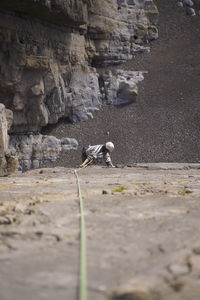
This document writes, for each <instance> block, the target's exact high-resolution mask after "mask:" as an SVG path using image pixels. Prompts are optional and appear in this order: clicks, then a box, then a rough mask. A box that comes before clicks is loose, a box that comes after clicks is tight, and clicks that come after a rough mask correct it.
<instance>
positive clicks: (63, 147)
mask: <svg viewBox="0 0 200 300" xmlns="http://www.w3.org/2000/svg"><path fill="white" fill-rule="evenodd" d="M77 147H78V142H77V141H76V140H75V139H70V138H63V139H60V140H59V139H57V138H56V137H54V136H46V135H41V134H37V135H17V136H15V135H11V137H10V153H11V154H12V155H15V156H17V157H18V158H19V163H20V169H21V170H22V171H26V170H29V169H36V168H38V167H40V165H41V163H43V162H46V161H50V162H52V161H55V160H56V158H57V157H58V156H59V154H60V152H61V151H63V152H64V151H68V150H76V149H77Z"/></svg>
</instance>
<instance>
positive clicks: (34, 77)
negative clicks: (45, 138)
mask: <svg viewBox="0 0 200 300" xmlns="http://www.w3.org/2000/svg"><path fill="white" fill-rule="evenodd" d="M157 17H158V11H157V8H156V6H155V5H154V3H153V0H142V1H138V0H134V1H127V0H123V1H117V0H109V1H108V0H96V1H93V0H75V1H63V0H56V1H53V0H48V1H43V0H37V1H36V0H28V1H19V0H16V1H14V2H13V1H1V4H0V65H1V69H0V102H1V103H3V104H4V105H5V107H6V108H7V109H10V110H11V111H12V112H13V123H12V127H11V129H10V133H12V134H13V135H16V134H23V135H26V134H33V133H34V134H38V133H39V132H40V130H41V128H42V127H45V126H47V125H48V124H56V123H57V122H58V120H59V119H61V118H66V119H68V120H69V121H71V122H78V121H86V120H88V119H91V118H93V113H94V112H95V111H96V110H98V109H99V108H100V107H101V106H102V104H103V103H105V101H106V100H105V98H104V96H105V91H104V93H102V91H101V88H100V82H99V74H98V72H97V70H96V68H94V67H96V66H101V67H102V66H107V65H110V64H119V63H122V62H125V61H127V60H128V59H131V58H132V57H133V55H134V54H135V53H137V52H144V51H147V52H148V51H149V47H146V46H144V45H143V44H144V43H147V42H148V41H150V40H152V39H155V38H157V37H158V32H157V27H156V23H157ZM111 77H113V76H111ZM125 77H126V76H125ZM103 78H104V76H102V77H101V80H102V79H103ZM116 80H118V79H115V81H116ZM125 81H126V79H125ZM101 84H102V82H101ZM103 85H104V86H105V83H103ZM125 85H126V84H125ZM112 88H114V86H113V87H112ZM125 89H126V90H127V88H126V87H125ZM120 90H121V87H120ZM136 90H137V87H135V88H134V91H132V90H128V101H129V100H130V99H129V98H130V96H131V95H132V96H133V99H131V101H134V99H135V96H136V94H137V92H136ZM116 93H118V91H114V93H113V95H114V94H116ZM107 94H108V92H107ZM126 95H127V93H126V92H125V93H123V97H126ZM125 100H126V99H125ZM107 102H109V103H113V102H115V99H109V100H108V101H107ZM13 139H14V136H13V138H12V140H13Z"/></svg>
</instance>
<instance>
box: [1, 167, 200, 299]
mask: <svg viewBox="0 0 200 300" xmlns="http://www.w3.org/2000/svg"><path fill="white" fill-rule="evenodd" d="M199 170H200V165H199V164H138V165H135V166H134V167H124V168H106V167H105V168H104V167H98V166H91V167H88V168H86V169H81V170H80V171H78V176H79V180H80V185H81V192H82V196H83V199H84V211H85V219H86V230H87V259H88V294H89V295H88V296H89V297H88V298H89V299H95V300H105V299H112V300H113V299H114V300H116V299H117V300H118V299H120V300H121V299H123V300H126V299H131V300H133V299H134V300H135V299H140V300H144V299H145V300H147V299H148V300H154V299H156V300H169V299H170V300H172V299H173V300H175V299H176V300H182V299H187V300H188V299H190V300H197V299H198V297H199V292H200V291H199V287H200V284H199V281H200V279H199V272H200V255H199V253H200V250H199V248H200V243H199V234H200V232H199V231H200V221H199V191H200V174H199ZM73 171H74V170H73V169H67V168H55V169H38V170H32V171H28V172H26V173H23V174H18V175H17V176H9V177H6V178H0V298H2V299H15V300H21V299H23V298H24V297H26V296H27V297H28V298H29V299H30V300H35V299H38V300H42V299H44V295H45V299H49V300H51V299H52V300H53V299H55V298H59V299H60V300H64V299H66V298H67V299H70V300H75V299H77V294H76V293H77V287H78V282H79V278H78V273H79V265H78V261H79V260H78V257H79V201H78V196H77V185H76V178H75V175H74V173H73Z"/></svg>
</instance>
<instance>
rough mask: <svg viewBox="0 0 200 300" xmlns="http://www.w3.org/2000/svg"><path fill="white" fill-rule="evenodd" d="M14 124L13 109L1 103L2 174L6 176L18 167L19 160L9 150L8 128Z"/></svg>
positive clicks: (0, 172) (0, 166) (0, 146)
mask: <svg viewBox="0 0 200 300" xmlns="http://www.w3.org/2000/svg"><path fill="white" fill-rule="evenodd" d="M11 124H12V111H10V110H8V109H6V108H5V106H4V105H3V104H1V103H0V176H6V175H9V174H11V173H13V172H15V171H16V170H17V168H18V160H17V158H16V157H14V156H11V155H10V153H9V150H8V143H9V136H8V130H9V128H10V126H11Z"/></svg>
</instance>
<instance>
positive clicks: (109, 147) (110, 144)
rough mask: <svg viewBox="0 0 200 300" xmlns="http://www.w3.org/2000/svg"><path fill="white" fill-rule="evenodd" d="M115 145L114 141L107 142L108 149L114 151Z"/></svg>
mask: <svg viewBox="0 0 200 300" xmlns="http://www.w3.org/2000/svg"><path fill="white" fill-rule="evenodd" d="M114 148H115V146H114V144H113V143H112V142H107V143H106V149H107V150H109V151H110V152H112V151H113V150H114Z"/></svg>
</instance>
